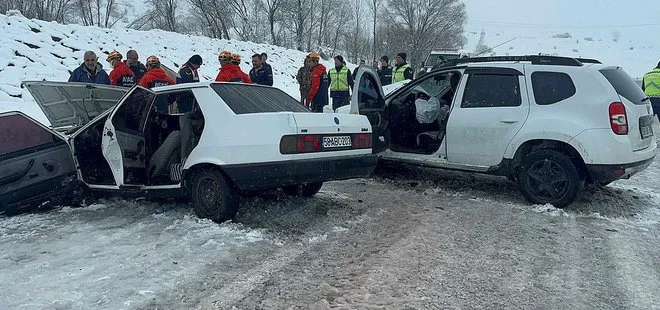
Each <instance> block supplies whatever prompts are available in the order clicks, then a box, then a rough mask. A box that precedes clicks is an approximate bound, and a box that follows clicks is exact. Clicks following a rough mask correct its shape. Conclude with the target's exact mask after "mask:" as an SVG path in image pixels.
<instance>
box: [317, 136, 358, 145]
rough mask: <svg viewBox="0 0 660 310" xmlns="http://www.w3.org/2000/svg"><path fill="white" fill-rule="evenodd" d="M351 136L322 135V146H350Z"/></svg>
mask: <svg viewBox="0 0 660 310" xmlns="http://www.w3.org/2000/svg"><path fill="white" fill-rule="evenodd" d="M352 145H353V144H352V142H351V136H337V137H323V148H336V147H350V146H352Z"/></svg>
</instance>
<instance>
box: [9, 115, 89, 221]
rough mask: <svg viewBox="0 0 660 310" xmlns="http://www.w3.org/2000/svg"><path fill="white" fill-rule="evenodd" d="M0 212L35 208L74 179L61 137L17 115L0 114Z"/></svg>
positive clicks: (66, 150)
mask: <svg viewBox="0 0 660 310" xmlns="http://www.w3.org/2000/svg"><path fill="white" fill-rule="evenodd" d="M0 145H1V146H2V147H0V213H3V212H5V211H10V210H16V209H21V208H29V207H30V206H36V205H38V204H40V203H41V202H44V201H46V200H49V199H50V198H51V196H52V195H53V193H54V191H55V190H56V189H57V188H59V187H60V186H62V185H63V184H64V183H66V182H68V181H70V180H71V179H73V178H74V177H75V171H76V170H75V165H74V163H73V156H72V155H71V149H70V148H69V145H68V144H67V142H65V140H64V137H62V136H61V135H59V134H57V133H55V132H53V131H52V130H50V129H49V128H47V127H45V126H44V125H42V124H40V123H38V122H37V121H35V120H34V119H32V118H30V117H28V116H27V115H25V114H23V113H20V112H7V113H2V114H0Z"/></svg>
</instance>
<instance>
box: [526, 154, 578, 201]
mask: <svg viewBox="0 0 660 310" xmlns="http://www.w3.org/2000/svg"><path fill="white" fill-rule="evenodd" d="M517 182H518V187H519V188H520V191H521V192H522V194H523V196H524V197H525V199H527V200H528V201H529V202H531V203H534V204H546V203H549V204H552V205H553V206H555V207H556V208H563V207H565V206H567V205H569V204H571V203H572V202H573V201H575V199H576V198H577V196H578V194H579V193H580V191H581V190H582V188H583V187H584V179H583V178H582V177H580V172H579V171H578V169H577V167H576V165H575V163H574V162H573V161H572V160H571V159H570V158H569V157H568V156H566V155H564V154H562V153H560V152H557V151H554V150H548V149H545V150H538V151H534V152H532V153H529V154H528V155H526V156H525V158H523V161H522V164H521V165H520V169H519V170H518V176H517ZM549 183H551V184H550V185H548V184H549Z"/></svg>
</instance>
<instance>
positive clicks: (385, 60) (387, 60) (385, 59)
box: [380, 56, 390, 63]
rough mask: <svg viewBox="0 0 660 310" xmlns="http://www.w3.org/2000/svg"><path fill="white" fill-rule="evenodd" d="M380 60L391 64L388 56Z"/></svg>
mask: <svg viewBox="0 0 660 310" xmlns="http://www.w3.org/2000/svg"><path fill="white" fill-rule="evenodd" d="M380 60H382V61H384V62H388V63H389V62H390V58H389V57H387V56H383V57H381V58H380Z"/></svg>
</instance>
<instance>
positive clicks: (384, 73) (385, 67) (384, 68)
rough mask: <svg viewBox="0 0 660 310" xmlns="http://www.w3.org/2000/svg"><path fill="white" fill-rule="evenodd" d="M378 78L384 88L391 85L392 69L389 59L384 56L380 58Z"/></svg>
mask: <svg viewBox="0 0 660 310" xmlns="http://www.w3.org/2000/svg"><path fill="white" fill-rule="evenodd" d="M378 77H379V78H380V84H381V85H383V86H385V85H390V84H392V67H390V59H389V58H388V57H387V56H386V55H384V56H383V57H381V58H380V69H379V70H378Z"/></svg>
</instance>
